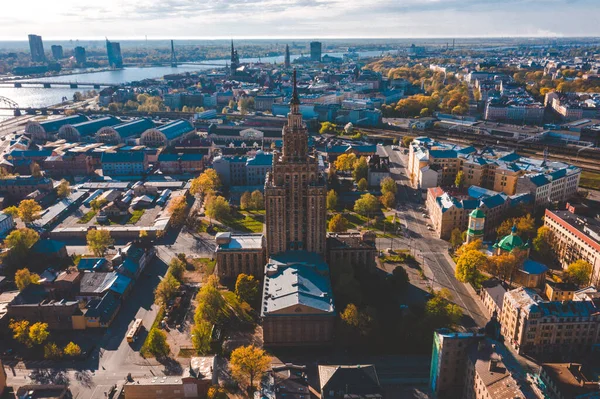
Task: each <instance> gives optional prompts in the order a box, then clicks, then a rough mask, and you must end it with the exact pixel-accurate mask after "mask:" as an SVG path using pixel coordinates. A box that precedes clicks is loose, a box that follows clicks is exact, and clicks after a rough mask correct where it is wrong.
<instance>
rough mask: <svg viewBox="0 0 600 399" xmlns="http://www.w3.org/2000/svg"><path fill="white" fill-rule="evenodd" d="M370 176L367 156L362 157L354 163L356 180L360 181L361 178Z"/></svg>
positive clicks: (353, 175)
mask: <svg viewBox="0 0 600 399" xmlns="http://www.w3.org/2000/svg"><path fill="white" fill-rule="evenodd" d="M368 176H369V165H368V164H367V158H365V157H360V158H358V160H357V161H356V162H355V163H354V170H353V171H352V177H353V178H354V181H355V182H360V181H361V180H363V179H364V180H365V181H366V179H367V177H368Z"/></svg>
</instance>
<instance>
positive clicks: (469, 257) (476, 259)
mask: <svg viewBox="0 0 600 399" xmlns="http://www.w3.org/2000/svg"><path fill="white" fill-rule="evenodd" d="M486 262H487V256H485V254H484V253H483V252H480V251H477V250H471V251H467V252H465V253H464V254H462V255H461V256H460V257H459V258H458V260H457V261H456V273H455V275H456V279H457V280H458V281H461V282H463V283H473V282H475V281H476V280H477V278H478V277H479V275H480V271H479V270H480V269H481V268H482V267H484V266H485V264H486Z"/></svg>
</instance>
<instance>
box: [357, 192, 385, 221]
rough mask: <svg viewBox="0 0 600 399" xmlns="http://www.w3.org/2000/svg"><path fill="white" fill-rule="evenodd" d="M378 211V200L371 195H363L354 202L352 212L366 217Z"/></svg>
mask: <svg viewBox="0 0 600 399" xmlns="http://www.w3.org/2000/svg"><path fill="white" fill-rule="evenodd" d="M378 210H379V200H377V198H376V197H375V196H374V195H373V194H369V193H366V194H363V195H361V197H360V199H358V200H356V202H354V212H356V213H358V214H360V215H363V216H366V215H370V214H371V213H374V212H377V211H378Z"/></svg>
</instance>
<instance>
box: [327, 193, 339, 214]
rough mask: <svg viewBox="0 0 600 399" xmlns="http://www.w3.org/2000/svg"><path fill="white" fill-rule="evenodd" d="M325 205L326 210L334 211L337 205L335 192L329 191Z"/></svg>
mask: <svg viewBox="0 0 600 399" xmlns="http://www.w3.org/2000/svg"><path fill="white" fill-rule="evenodd" d="M326 203H327V209H328V210H330V211H333V210H335V208H336V207H337V204H338V195H337V193H336V192H335V190H329V191H328V192H327V199H326Z"/></svg>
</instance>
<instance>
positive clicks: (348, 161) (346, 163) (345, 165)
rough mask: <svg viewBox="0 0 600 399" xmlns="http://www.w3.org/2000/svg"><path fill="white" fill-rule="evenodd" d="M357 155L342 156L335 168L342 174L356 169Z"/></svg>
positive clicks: (336, 162) (337, 160)
mask: <svg viewBox="0 0 600 399" xmlns="http://www.w3.org/2000/svg"><path fill="white" fill-rule="evenodd" d="M356 161H357V160H356V155H354V154H353V153H350V154H342V155H340V156H339V157H337V159H336V160H335V162H334V166H335V169H336V170H341V171H342V172H346V171H349V170H352V169H354V164H355V163H356Z"/></svg>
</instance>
